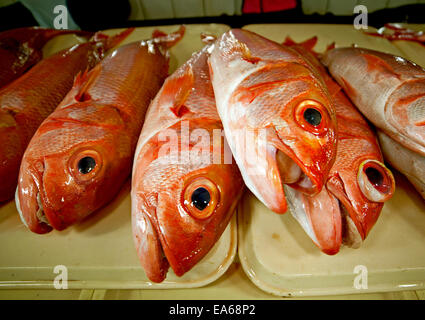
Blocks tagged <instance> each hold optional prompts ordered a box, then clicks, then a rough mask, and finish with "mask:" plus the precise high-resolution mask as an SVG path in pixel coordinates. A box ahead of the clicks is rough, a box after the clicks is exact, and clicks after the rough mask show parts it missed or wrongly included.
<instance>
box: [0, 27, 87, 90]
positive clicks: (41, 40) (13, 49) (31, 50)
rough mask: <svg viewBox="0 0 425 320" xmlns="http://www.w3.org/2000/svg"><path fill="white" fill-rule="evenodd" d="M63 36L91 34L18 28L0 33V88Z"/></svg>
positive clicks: (40, 56) (41, 56) (40, 57)
mask: <svg viewBox="0 0 425 320" xmlns="http://www.w3.org/2000/svg"><path fill="white" fill-rule="evenodd" d="M63 34H76V35H82V36H90V35H92V33H91V32H86V31H77V30H55V29H45V28H40V27H31V28H18V29H12V30H7V31H3V32H1V33H0V88H1V87H3V86H5V85H6V84H8V83H10V82H11V81H13V80H14V79H17V78H19V77H20V76H21V75H22V74H23V73H24V72H25V71H27V70H28V69H30V68H31V67H32V66H34V65H35V64H36V63H37V62H39V61H40V60H41V59H42V58H43V53H42V48H43V46H44V45H45V44H46V43H47V42H48V41H49V40H50V39H52V38H54V37H56V36H59V35H63Z"/></svg>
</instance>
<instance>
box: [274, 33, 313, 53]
mask: <svg viewBox="0 0 425 320" xmlns="http://www.w3.org/2000/svg"><path fill="white" fill-rule="evenodd" d="M282 44H283V45H285V46H288V47H290V46H295V45H299V46H301V47H303V48H304V49H306V50H307V51H310V52H311V53H313V54H314V55H317V53H316V52H315V51H314V50H313V49H314V47H315V46H316V44H317V36H314V37H312V38H310V39H307V40H304V41H303V42H299V43H298V42H296V41H294V40H293V39H292V38H291V37H289V36H288V37H286V39H285V41H284V42H283V43H282Z"/></svg>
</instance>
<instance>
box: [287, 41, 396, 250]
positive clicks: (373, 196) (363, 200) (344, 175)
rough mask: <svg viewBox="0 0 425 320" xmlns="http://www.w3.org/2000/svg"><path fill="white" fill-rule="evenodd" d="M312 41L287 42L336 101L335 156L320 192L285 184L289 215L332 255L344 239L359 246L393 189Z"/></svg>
mask: <svg viewBox="0 0 425 320" xmlns="http://www.w3.org/2000/svg"><path fill="white" fill-rule="evenodd" d="M315 40H317V38H313V39H309V40H307V41H306V42H304V43H301V44H296V43H295V42H293V41H292V40H290V39H287V41H286V42H285V44H286V45H290V46H291V47H293V48H294V49H295V50H297V51H298V52H300V53H301V54H302V55H303V56H304V57H306V58H307V59H308V60H309V61H310V62H311V64H312V65H314V66H315V67H316V68H317V70H318V71H319V72H320V73H321V74H322V76H323V78H324V79H325V82H326V85H327V86H328V88H329V92H330V94H331V96H332V99H333V101H334V105H335V111H336V117H337V121H338V150H337V155H336V160H335V163H334V165H333V166H332V168H331V170H330V173H329V176H328V177H327V180H326V188H324V189H323V190H322V191H321V192H320V193H319V194H318V195H315V196H306V195H303V194H301V193H300V192H297V191H295V190H293V189H291V188H286V192H287V196H288V199H290V200H289V203H290V207H291V213H292V214H293V216H294V217H295V218H296V219H297V220H298V221H299V222H300V224H301V226H302V227H303V228H304V230H305V231H306V233H307V234H308V235H309V236H310V237H311V239H312V240H313V241H314V242H315V244H316V245H317V246H318V247H319V248H320V249H321V250H322V251H323V252H325V253H327V254H336V253H337V252H338V251H339V249H340V246H341V244H342V243H343V242H344V243H345V244H346V245H348V246H351V247H355V248H356V247H359V246H360V244H361V242H362V241H363V240H364V239H365V238H366V237H367V235H368V234H369V232H370V230H371V229H372V227H373V226H374V224H375V223H376V221H377V219H378V217H379V215H380V213H381V210H382V207H383V205H384V202H385V201H387V200H389V199H390V198H391V197H392V195H393V193H394V188H395V183H394V177H393V175H392V173H391V171H389V170H388V169H387V168H386V167H385V165H384V163H383V157H382V154H381V150H380V147H379V144H378V141H377V138H376V136H375V133H374V131H373V130H372V128H370V126H369V125H368V123H367V122H366V120H365V119H364V118H363V117H362V115H361V114H360V112H359V111H357V109H356V108H355V107H354V106H353V105H352V103H351V102H350V101H349V100H348V98H347V97H346V95H345V94H344V92H343V91H342V88H341V87H340V86H339V85H338V84H337V83H336V82H335V81H334V80H333V79H332V78H331V77H330V75H329V74H328V73H327V71H326V69H325V68H324V66H323V65H322V64H321V63H320V61H319V60H318V59H317V58H316V54H315V53H314V52H313V51H312V49H313V47H314V45H315Z"/></svg>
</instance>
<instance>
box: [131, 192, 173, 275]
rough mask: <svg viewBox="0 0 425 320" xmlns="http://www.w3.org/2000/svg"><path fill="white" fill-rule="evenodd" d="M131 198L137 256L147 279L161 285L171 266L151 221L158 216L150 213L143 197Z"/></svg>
mask: <svg viewBox="0 0 425 320" xmlns="http://www.w3.org/2000/svg"><path fill="white" fill-rule="evenodd" d="M131 198H132V205H131V208H132V210H131V217H132V218H131V223H132V230H133V240H134V245H135V247H136V251H137V256H138V257H139V259H140V263H141V265H142V267H143V269H144V270H145V273H146V275H147V277H148V278H149V279H150V280H151V281H153V282H156V283H160V282H162V281H164V280H165V278H166V276H167V272H168V269H169V266H170V265H169V263H168V260H167V259H166V258H165V255H164V252H163V250H162V246H161V241H160V240H159V237H158V233H157V231H156V228H155V226H154V224H153V223H152V220H151V217H152V218H154V217H155V216H156V214H155V212H152V211H148V210H149V209H148V208H150V206H148V205H147V203H148V202H147V201H146V199H145V198H144V197H143V195H140V194H137V195H133V194H132V197H131ZM154 198H157V195H154ZM146 212H149V214H146Z"/></svg>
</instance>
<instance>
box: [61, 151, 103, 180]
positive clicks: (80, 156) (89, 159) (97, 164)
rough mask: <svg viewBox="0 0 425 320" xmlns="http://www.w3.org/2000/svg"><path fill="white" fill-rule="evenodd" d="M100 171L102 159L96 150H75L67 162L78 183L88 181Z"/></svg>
mask: <svg viewBox="0 0 425 320" xmlns="http://www.w3.org/2000/svg"><path fill="white" fill-rule="evenodd" d="M101 169H102V157H101V155H100V153H99V152H97V151H96V150H92V149H80V150H77V151H76V152H75V153H74V154H73V155H72V156H71V158H70V160H69V170H70V172H71V173H72V175H73V176H74V178H75V180H76V181H77V182H79V183H80V182H81V183H84V182H87V181H90V180H91V179H93V178H94V177H95V176H97V175H98V173H99V172H100V171H101Z"/></svg>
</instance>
